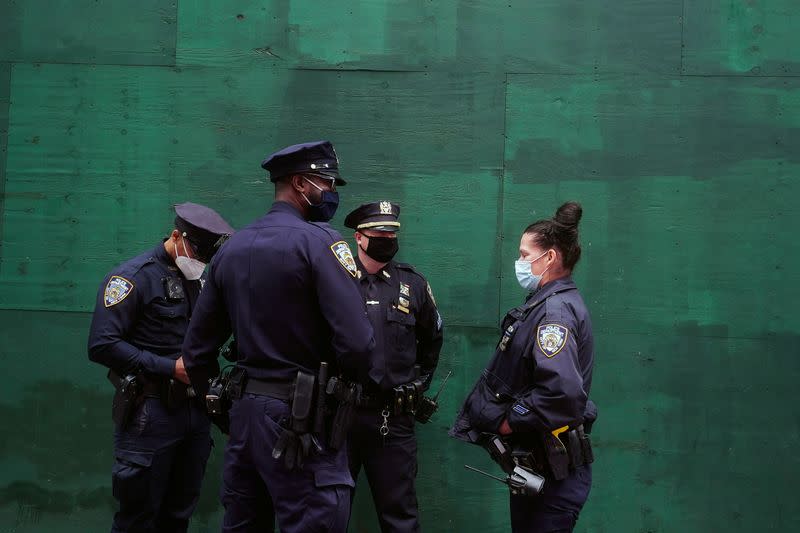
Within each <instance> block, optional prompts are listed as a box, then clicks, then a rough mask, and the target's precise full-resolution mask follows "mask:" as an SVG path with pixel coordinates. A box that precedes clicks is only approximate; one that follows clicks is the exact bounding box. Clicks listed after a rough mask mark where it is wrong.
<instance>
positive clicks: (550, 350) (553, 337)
mask: <svg viewBox="0 0 800 533" xmlns="http://www.w3.org/2000/svg"><path fill="white" fill-rule="evenodd" d="M568 336H569V330H568V329H567V328H565V327H564V326H562V325H560V324H542V325H541V326H539V329H537V330H536V342H537V344H538V345H539V349H540V350H542V353H543V354H544V355H545V356H546V357H555V355H556V354H557V353H558V352H560V351H561V350H562V349H563V348H564V346H566V344H567V337H568Z"/></svg>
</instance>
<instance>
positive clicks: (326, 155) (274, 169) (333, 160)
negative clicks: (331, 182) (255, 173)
mask: <svg viewBox="0 0 800 533" xmlns="http://www.w3.org/2000/svg"><path fill="white" fill-rule="evenodd" d="M261 168H263V169H264V170H268V171H269V180H270V181H271V182H273V183H275V182H276V181H278V179H280V178H282V177H284V176H291V175H292V174H316V175H318V176H322V177H324V178H334V179H335V180H336V185H346V184H347V182H346V181H345V180H343V179H342V177H341V176H340V175H339V158H338V157H337V156H336V150H334V149H333V145H332V144H331V143H330V141H314V142H308V143H302V144H293V145H292V146H287V147H286V148H284V149H283V150H280V151H278V152H275V153H274V154H272V155H271V156H269V157H267V158H266V159H265V160H264V161H262V162H261Z"/></svg>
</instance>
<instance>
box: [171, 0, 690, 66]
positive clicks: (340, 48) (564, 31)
mask: <svg viewBox="0 0 800 533" xmlns="http://www.w3.org/2000/svg"><path fill="white" fill-rule="evenodd" d="M680 17H681V1H680V0H669V1H660V2H659V1H655V0H647V1H645V2H642V1H641V0H625V1H622V2H615V3H609V2H604V1H601V0H592V1H580V0H569V1H564V0H561V1H556V0H547V1H544V2H535V3H532V2H524V1H517V0H511V1H508V2H492V1H487V0H459V1H456V0H446V1H440V2H429V1H423V0H415V1H412V2H399V1H390V2H386V1H379V0H370V1H366V2H350V1H346V0H335V1H333V2H327V3H326V4H325V8H324V9H320V6H319V4H317V3H315V2H288V1H286V0H274V1H270V2H258V1H254V0H251V1H248V2H243V3H241V4H237V5H233V6H232V5H229V4H226V3H220V2H213V1H211V0H190V1H182V2H180V4H179V19H180V29H179V35H178V63H179V64H212V65H225V64H230V63H231V62H244V63H256V64H257V63H259V62H263V61H267V62H272V61H278V62H279V63H281V64H283V65H286V66H287V67H302V68H323V69H324V68H337V69H370V70H419V71H425V70H431V71H441V70H458V71H467V72H474V71H476V70H478V71H493V72H497V71H501V72H502V71H514V72H533V71H535V72H583V73H591V72H595V71H600V72H668V73H677V72H678V71H679V69H680V44H681V42H680V37H681V27H680ZM555 21H558V23H555Z"/></svg>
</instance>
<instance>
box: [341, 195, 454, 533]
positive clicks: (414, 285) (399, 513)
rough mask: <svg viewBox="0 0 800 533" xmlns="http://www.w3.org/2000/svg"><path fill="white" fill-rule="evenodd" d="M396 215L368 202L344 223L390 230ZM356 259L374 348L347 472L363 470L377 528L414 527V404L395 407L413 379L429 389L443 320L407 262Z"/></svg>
mask: <svg viewBox="0 0 800 533" xmlns="http://www.w3.org/2000/svg"><path fill="white" fill-rule="evenodd" d="M399 214H400V206H398V205H396V204H393V203H391V202H373V203H369V204H364V205H362V206H360V207H358V208H356V209H355V210H354V211H352V212H351V213H350V214H349V215H348V216H347V217H346V219H345V226H347V227H349V228H352V229H355V230H356V231H361V230H366V229H371V230H374V231H381V232H396V231H398V230H399V228H400V223H399V221H398V216H399ZM356 263H357V265H358V274H357V278H358V281H359V288H360V290H361V294H362V296H363V298H364V301H365V304H366V308H367V314H368V316H369V318H370V322H371V323H372V327H373V329H374V331H375V349H374V350H373V351H372V353H371V354H370V361H369V371H368V378H369V379H368V381H367V382H366V383H365V384H364V397H363V399H362V405H361V406H360V407H359V408H358V410H357V414H356V418H355V422H354V424H353V427H352V429H351V431H350V443H349V461H350V472H351V474H352V476H353V479H357V478H358V475H359V472H360V471H361V469H362V468H363V469H364V473H365V474H366V477H367V481H368V482H369V486H370V490H371V492H372V499H373V502H374V504H375V510H376V512H377V515H378V521H379V523H380V527H381V530H382V531H383V532H390V531H396V532H404V533H405V532H412V531H419V513H418V508H417V496H416V489H415V479H416V476H417V439H416V434H415V428H414V423H415V421H414V414H413V406H411V405H408V406H401V408H399V409H398V408H397V407H398V405H397V401H398V395H404V390H405V388H400V389H398V386H405V385H412V384H413V383H414V382H415V381H416V382H417V383H418V384H421V385H422V386H421V387H419V390H417V394H418V395H421V394H422V392H423V391H424V390H425V389H427V388H428V386H429V384H430V381H431V378H432V376H433V372H434V370H435V369H436V366H437V364H438V361H439V352H440V350H441V348H442V341H443V328H442V318H441V316H440V314H439V311H438V310H437V308H436V301H435V299H434V297H433V292H432V291H431V288H430V285H429V284H428V282H427V281H426V280H425V278H424V277H423V276H422V274H420V273H419V272H417V271H416V270H415V269H414V267H412V266H411V265H408V264H406V263H398V262H396V261H393V260H390V261H389V262H388V263H386V265H385V266H384V267H383V268H382V269H380V270H379V271H378V272H376V273H375V274H369V273H367V271H366V270H365V269H364V267H363V265H362V264H361V262H360V261H359V260H358V258H356ZM405 399H406V398H403V400H405Z"/></svg>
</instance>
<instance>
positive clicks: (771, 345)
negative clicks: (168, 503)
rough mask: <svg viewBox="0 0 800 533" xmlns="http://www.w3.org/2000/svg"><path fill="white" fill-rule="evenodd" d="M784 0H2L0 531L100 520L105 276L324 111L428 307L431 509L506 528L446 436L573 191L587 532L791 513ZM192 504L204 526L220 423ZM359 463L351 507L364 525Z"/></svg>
mask: <svg viewBox="0 0 800 533" xmlns="http://www.w3.org/2000/svg"><path fill="white" fill-rule="evenodd" d="M798 7H799V6H798V5H797V2H796V1H795V0H725V1H723V0H618V1H616V2H608V1H604V0H537V1H531V0H526V1H519V0H506V1H504V2H498V1H493V0H460V1H458V0H436V1H429V0H361V1H357V0H329V1H327V2H311V1H308V0H306V1H300V0H294V1H291V0H236V1H229V2H221V1H218V0H169V1H167V0H138V1H137V2H128V1H125V0H69V1H67V0H2V1H0V236H2V241H1V245H0V370H2V375H3V376H4V378H5V379H4V380H3V384H2V392H0V420H2V421H3V426H2V427H3V431H2V433H0V531H3V532H5V531H8V532H12V531H13V532H32V531H59V532H85V531H105V530H107V529H108V527H109V522H110V517H111V514H112V512H113V508H114V501H113V499H112V497H111V493H110V465H111V460H112V458H111V421H110V416H109V411H110V399H111V390H110V386H109V385H108V384H107V383H106V382H105V380H104V377H103V376H104V373H103V371H102V369H101V368H100V367H97V366H95V365H92V364H90V363H89V362H88V360H87V358H86V353H85V343H86V335H87V328H88V325H89V320H90V313H91V310H92V307H93V304H94V294H95V291H96V289H97V285H98V283H99V282H100V280H101V278H102V276H103V274H104V273H105V272H107V271H108V270H109V269H110V268H111V267H112V266H113V265H115V264H117V263H118V262H120V261H122V260H124V259H126V258H128V257H130V256H132V255H134V254H136V253H138V252H139V251H141V250H144V249H146V248H148V247H150V246H152V245H153V244H154V243H155V242H157V240H158V239H159V238H160V237H161V236H162V235H164V234H165V233H166V232H167V231H168V230H169V229H171V226H170V224H171V219H172V214H171V208H170V205H171V204H173V203H176V202H180V201H185V200H191V201H195V202H200V203H206V204H208V205H211V206H213V207H215V208H216V209H218V210H219V211H220V212H221V213H223V214H224V215H225V216H226V217H227V218H228V219H229V220H230V221H232V223H233V224H234V225H235V226H242V225H244V224H245V223H247V222H248V221H250V220H251V219H253V218H255V217H257V216H259V215H260V214H261V213H263V212H264V211H265V209H266V208H267V206H268V205H269V203H270V198H271V189H270V186H269V183H268V182H266V180H265V176H264V173H263V171H261V169H260V168H259V166H258V165H259V162H260V160H261V158H262V157H263V156H264V155H266V154H268V153H269V152H271V151H273V150H275V149H277V148H280V147H282V146H284V145H287V144H291V143H295V142H301V141H306V140H312V139H318V138H329V139H331V140H332V141H334V142H335V144H336V146H337V150H338V153H339V155H340V157H341V161H342V166H343V169H344V172H345V173H346V176H348V178H349V179H350V180H351V185H349V186H348V187H347V188H346V189H344V190H343V205H342V208H341V210H340V212H339V214H338V215H337V217H336V219H335V220H334V222H335V223H336V225H337V226H339V227H341V222H342V220H343V217H344V214H346V213H347V212H348V211H349V210H350V209H352V208H353V207H355V206H356V205H358V204H359V203H361V202H364V201H368V200H376V199H390V200H392V201H394V202H397V203H399V204H400V205H402V207H403V224H404V230H403V233H402V241H401V243H402V244H401V246H402V248H401V254H400V255H401V258H402V259H403V260H406V261H409V262H412V263H414V264H415V265H417V266H418V267H419V268H420V269H421V270H422V271H423V272H425V273H426V274H427V275H428V277H429V279H430V281H431V284H432V285H433V288H434V291H435V294H436V296H437V300H438V301H439V303H440V307H441V310H442V314H443V316H444V318H445V322H446V325H447V326H446V327H447V339H446V342H445V345H444V349H443V354H442V361H441V368H442V370H445V371H446V370H450V369H452V370H453V371H454V377H453V379H452V380H451V383H450V385H449V388H448V390H447V396H446V398H445V400H444V402H443V407H442V409H441V411H440V412H439V414H437V416H436V419H435V420H434V422H433V423H432V424H429V425H428V426H424V427H421V428H420V429H419V435H420V441H421V443H420V450H421V451H420V474H419V499H420V507H421V509H422V521H423V527H424V529H425V530H426V531H457V532H461V531H469V532H473V531H474V532H478V531H480V532H493V531H507V530H508V527H509V526H508V518H507V512H506V508H507V496H506V493H505V489H504V488H503V487H502V486H500V485H492V484H489V482H488V481H484V480H483V479H481V478H479V477H477V476H476V475H474V474H470V473H468V472H466V471H464V469H463V464H464V463H466V462H468V463H471V464H474V465H476V466H484V467H488V468H492V467H491V465H490V464H489V461H488V459H487V458H485V457H484V456H483V452H481V450H478V449H470V448H469V447H467V446H466V445H462V444H461V443H458V442H455V441H452V440H450V439H448V438H447V437H446V435H445V431H446V428H447V427H448V425H449V423H450V422H451V420H452V418H453V416H454V414H455V411H456V409H457V408H458V405H459V402H460V400H461V399H462V398H463V397H464V395H465V394H466V392H467V391H468V389H469V387H470V386H471V385H472V383H473V382H474V380H475V378H476V376H477V374H478V372H479V371H480V369H481V368H482V367H483V365H484V364H485V362H486V360H487V358H488V357H489V356H490V355H491V352H492V348H493V345H494V343H495V342H496V337H497V328H496V325H497V322H498V319H499V318H500V316H501V314H502V313H503V312H504V310H505V309H507V308H508V307H510V306H513V305H515V304H516V303H517V302H519V300H520V298H521V296H522V294H521V290H520V289H519V287H518V286H517V284H516V280H515V277H514V275H513V265H512V263H513V261H514V259H515V258H516V256H515V250H516V246H517V242H518V238H519V234H520V231H521V230H522V228H523V227H524V226H525V225H527V224H528V223H529V222H531V221H532V220H535V219H537V218H541V217H546V216H550V215H551V214H552V212H553V211H554V209H555V208H556V207H557V206H558V205H559V204H560V203H561V202H563V201H565V200H569V199H575V200H578V201H580V202H582V203H583V205H584V210H585V211H584V212H585V215H584V219H583V222H582V239H583V244H584V254H585V255H584V257H583V259H582V261H581V263H580V265H579V267H578V270H577V273H576V279H577V281H578V284H579V285H580V287H581V289H582V291H583V294H584V296H585V298H586V300H587V303H588V304H589V307H590V310H591V312H592V314H593V317H594V322H595V333H596V337H597V354H596V355H597V366H596V373H595V376H596V377H595V382H594V390H593V391H592V392H593V396H594V398H595V400H596V401H597V403H598V405H599V406H600V419H599V421H598V424H597V426H596V431H595V435H594V437H595V443H596V456H597V462H596V464H595V483H594V488H593V492H592V494H591V496H590V500H589V503H588V504H587V507H586V509H585V511H584V513H583V515H582V518H581V520H580V524H579V528H578V530H579V531H586V532H671V531H680V532H707V531H735V532H750V531H792V530H797V529H798V528H800V508H799V506H798V503H797V496H796V494H795V492H796V491H795V486H796V483H797V479H798V477H800V459H798V457H800V455H798V448H800V418H798V414H797V413H798V409H797V406H796V404H794V401H795V398H796V396H797V393H796V392H795V385H796V383H797V382H798V381H800V351H798V346H800V319H798V315H797V314H796V312H795V308H796V305H797V302H798V301H800V274H798V272H800V244H799V243H800V240H798V239H797V232H798V230H800V211H798V209H797V208H796V206H795V203H796V202H797V200H798V199H799V198H800V37H798V33H799V32H798V29H800V9H798ZM216 440H217V447H216V450H215V451H214V454H213V457H212V462H211V464H210V466H209V473H208V475H207V478H206V481H205V486H204V493H203V498H202V501H201V504H200V506H199V509H198V511H197V513H196V515H195V518H194V521H193V524H192V531H194V532H206V531H216V530H218V527H219V521H220V517H221V512H220V507H219V504H218V502H217V492H218V487H219V482H220V474H219V471H220V463H221V461H220V459H221V450H222V447H223V442H224V440H223V439H222V438H221V436H219V435H217V439H216ZM364 488H365V487H362V490H360V491H359V492H358V494H357V497H356V502H355V510H354V515H353V520H352V523H351V530H352V531H359V532H360V531H375V530H376V522H375V519H374V517H373V514H372V511H371V509H370V506H369V502H368V493H367V492H366V491H364V490H363V489H364Z"/></svg>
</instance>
